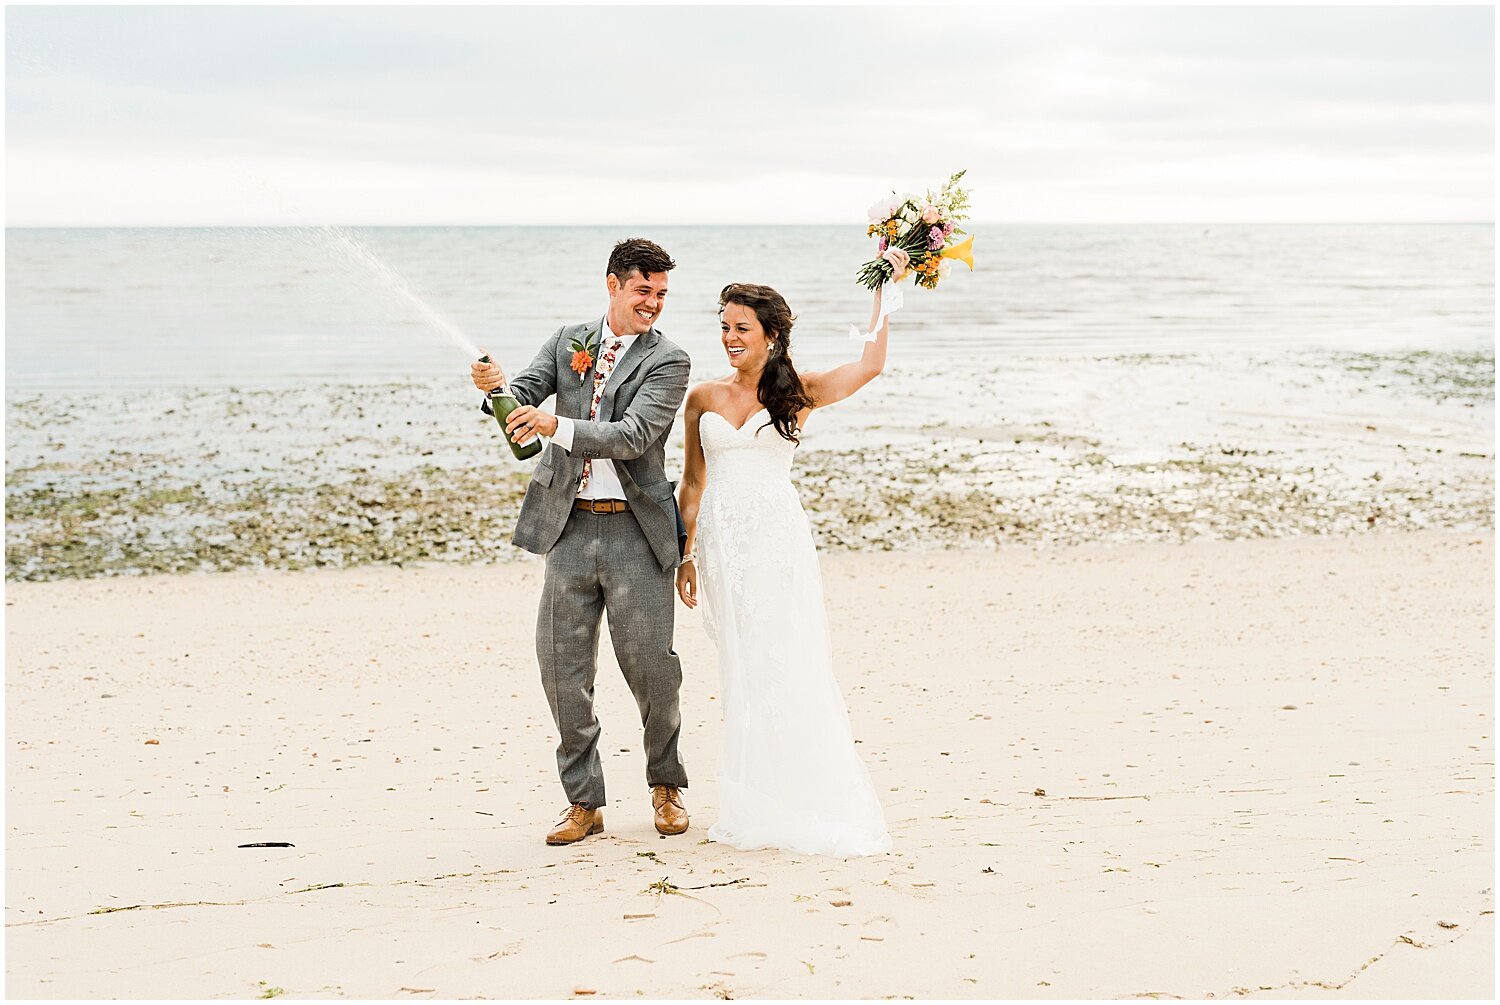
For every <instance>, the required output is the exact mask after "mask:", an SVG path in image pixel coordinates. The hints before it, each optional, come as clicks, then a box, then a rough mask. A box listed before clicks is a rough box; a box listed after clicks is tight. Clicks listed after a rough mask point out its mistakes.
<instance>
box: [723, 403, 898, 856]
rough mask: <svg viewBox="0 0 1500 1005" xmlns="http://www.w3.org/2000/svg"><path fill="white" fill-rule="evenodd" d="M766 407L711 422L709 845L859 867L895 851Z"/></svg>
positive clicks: (787, 464) (783, 444)
mask: <svg viewBox="0 0 1500 1005" xmlns="http://www.w3.org/2000/svg"><path fill="white" fill-rule="evenodd" d="M766 420H767V415H766V412H765V410H764V409H761V410H760V411H758V412H756V413H755V414H754V415H752V416H751V417H750V418H749V419H747V420H746V421H745V424H744V426H742V427H741V428H739V429H735V427H734V426H733V425H731V424H730V423H729V420H728V419H725V418H724V417H723V416H722V415H719V414H717V413H714V412H705V413H704V414H703V416H702V417H701V419H700V421H699V435H700V439H701V442H702V444H703V453H704V459H705V461H706V463H707V477H706V483H705V487H704V492H703V498H702V501H701V502H700V504H699V509H698V540H697V552H698V563H699V573H700V575H701V577H702V583H701V585H702V594H703V598H704V605H703V612H704V622H705V626H706V627H707V629H708V632H709V636H710V638H712V639H713V642H714V644H715V646H716V647H717V649H718V652H719V669H720V676H721V680H722V683H723V695H722V700H723V708H724V751H723V756H722V758H721V761H720V765H719V782H720V789H719V791H720V818H719V822H718V823H716V824H715V825H714V827H713V828H711V829H710V831H709V837H711V838H713V839H714V840H719V841H725V842H727V843H731V844H735V845H738V846H740V847H744V848H749V847H756V848H759V847H781V848H790V849H794V850H799V851H806V852H815V853H824V854H834V855H858V854H870V853H873V852H878V851H885V850H886V849H888V848H889V847H890V838H889V836H887V834H886V829H885V817H884V813H883V811H882V810H881V808H880V802H879V800H878V799H877V798H876V796H875V792H874V786H873V785H872V784H871V782H870V777H869V773H868V772H867V771H866V770H865V767H864V765H863V764H862V763H861V762H860V760H859V758H858V756H857V755H856V754H855V751H854V739H853V734H852V733H851V732H850V729H849V713H848V709H847V708H846V706H845V704H844V699H843V694H842V692H840V690H839V687H838V683H837V681H835V679H834V676H833V663H832V656H831V653H830V651H829V645H828V625H827V620H826V615H825V613H824V606H823V585H822V576H821V574H820V572H819V569H818V557H817V550H816V548H815V547H814V545H813V538H812V529H811V526H810V525H809V523H808V520H807V514H806V513H805V512H803V509H802V503H801V501H800V500H799V499H798V497H797V491H796V489H795V487H793V485H792V481H791V466H792V455H793V452H794V451H795V449H796V444H795V443H793V442H791V441H790V440H787V439H785V438H784V437H782V436H781V435H780V434H779V433H777V432H776V430H775V427H773V426H770V425H767V424H766Z"/></svg>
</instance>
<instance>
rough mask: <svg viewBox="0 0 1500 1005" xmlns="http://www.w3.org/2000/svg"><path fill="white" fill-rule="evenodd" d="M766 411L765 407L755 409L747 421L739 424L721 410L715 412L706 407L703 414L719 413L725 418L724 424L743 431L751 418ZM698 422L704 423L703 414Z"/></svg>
mask: <svg viewBox="0 0 1500 1005" xmlns="http://www.w3.org/2000/svg"><path fill="white" fill-rule="evenodd" d="M764 411H765V409H764V408H757V409H756V410H755V411H753V412H751V413H750V414H749V415H747V416H745V421H744V422H742V423H740V424H739V425H738V426H736V425H735V424H734V423H732V422H730V421H729V420H728V419H727V418H725V417H724V415H723V413H721V412H715V411H713V410H712V409H706V410H705V411H704V412H703V415H705V416H707V415H717V416H718V417H719V418H720V419H723V420H724V425H726V426H728V427H729V428H730V429H732V430H734V431H735V432H736V433H738V432H741V431H742V430H744V428H745V427H746V426H748V425H750V420H751V419H753V418H755V417H756V416H757V415H759V414H760V413H761V412H764ZM768 414H769V413H768ZM698 422H699V423H700V424H702V422H703V416H699V417H698Z"/></svg>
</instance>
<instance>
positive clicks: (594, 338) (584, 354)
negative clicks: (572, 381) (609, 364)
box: [568, 329, 602, 383]
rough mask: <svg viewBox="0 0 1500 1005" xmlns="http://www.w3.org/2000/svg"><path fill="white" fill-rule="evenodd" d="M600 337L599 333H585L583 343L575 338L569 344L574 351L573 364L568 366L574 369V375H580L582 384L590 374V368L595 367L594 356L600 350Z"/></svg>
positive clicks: (579, 378)
mask: <svg viewBox="0 0 1500 1005" xmlns="http://www.w3.org/2000/svg"><path fill="white" fill-rule="evenodd" d="M600 331H602V329H601V330H600ZM599 335H600V332H599V331H594V332H584V333H583V340H582V341H579V340H578V339H576V338H575V339H572V340H571V341H570V342H569V343H568V347H569V348H571V349H572V350H573V362H571V363H569V364H568V365H569V366H571V367H572V368H573V372H574V373H576V374H578V380H579V382H580V383H582V381H583V378H584V377H585V376H586V375H587V374H588V372H589V368H590V367H592V366H593V365H594V356H595V355H596V354H597V353H598V350H599Z"/></svg>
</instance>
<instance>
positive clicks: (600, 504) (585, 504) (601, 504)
mask: <svg viewBox="0 0 1500 1005" xmlns="http://www.w3.org/2000/svg"><path fill="white" fill-rule="evenodd" d="M573 508H574V509H581V510H583V511H585V512H587V513H624V512H625V511H627V510H628V509H630V504H629V503H627V502H626V501H625V500H624V499H579V500H578V501H577V502H575V503H573Z"/></svg>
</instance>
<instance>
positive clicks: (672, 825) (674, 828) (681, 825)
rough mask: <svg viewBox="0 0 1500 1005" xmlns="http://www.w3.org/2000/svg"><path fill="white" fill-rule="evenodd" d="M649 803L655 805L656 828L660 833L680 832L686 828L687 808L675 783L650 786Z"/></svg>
mask: <svg viewBox="0 0 1500 1005" xmlns="http://www.w3.org/2000/svg"><path fill="white" fill-rule="evenodd" d="M651 805H652V806H654V807H656V829H657V831H658V832H659V833H662V834H681V833H682V832H683V831H685V830H687V828H688V815H687V808H686V807H684V806H683V805H682V792H681V790H679V789H678V788H677V786H675V785H653V786H651Z"/></svg>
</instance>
